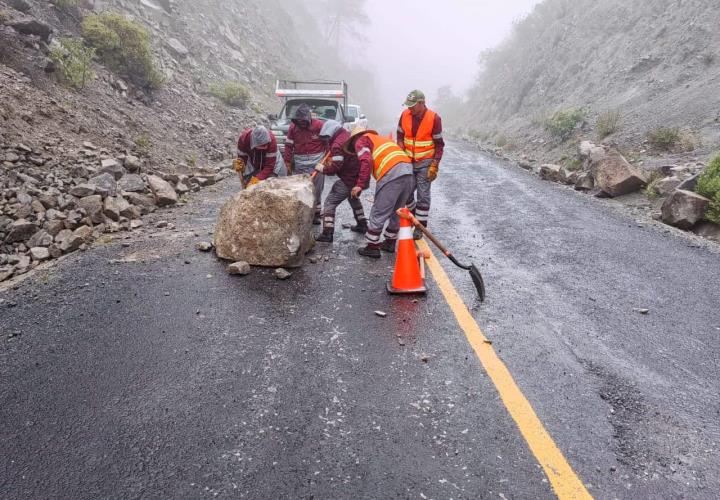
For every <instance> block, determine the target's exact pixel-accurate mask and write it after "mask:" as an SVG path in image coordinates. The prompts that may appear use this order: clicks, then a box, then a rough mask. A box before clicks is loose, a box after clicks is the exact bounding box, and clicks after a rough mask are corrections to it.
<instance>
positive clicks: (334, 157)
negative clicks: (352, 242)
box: [315, 120, 367, 243]
mask: <svg viewBox="0 0 720 500" xmlns="http://www.w3.org/2000/svg"><path fill="white" fill-rule="evenodd" d="M320 138H321V139H323V140H325V141H326V142H327V143H328V144H329V145H330V147H329V151H330V155H329V156H327V159H326V160H325V161H324V162H321V163H318V164H317V165H316V166H315V170H317V172H318V175H320V174H322V175H337V176H338V180H336V181H335V183H334V184H333V185H332V189H330V192H329V193H328V195H327V196H326V197H325V202H324V203H323V208H322V224H323V230H322V233H320V234H319V235H318V236H317V238H315V240H316V241H320V242H324V243H332V241H333V235H334V233H335V212H336V210H337V207H338V206H340V205H341V204H342V202H343V201H345V200H347V201H348V203H350V207H351V208H352V210H353V216H354V217H355V223H356V224H355V225H354V226H351V227H350V230H351V231H354V232H356V233H360V234H365V231H367V219H366V218H365V211H364V210H363V206H362V202H361V201H360V199H359V198H353V197H352V196H350V193H351V191H352V188H353V187H355V185H356V184H357V179H358V176H359V175H360V163H359V162H358V159H357V156H355V155H352V154H348V153H345V152H344V151H343V147H344V146H345V143H347V141H348V139H349V138H350V132H348V131H347V130H345V129H344V128H343V126H342V124H340V123H339V122H336V121H335V120H328V121H326V122H325V123H324V124H323V127H322V130H321V131H320ZM365 187H367V186H365Z"/></svg>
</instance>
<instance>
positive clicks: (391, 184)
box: [343, 127, 415, 259]
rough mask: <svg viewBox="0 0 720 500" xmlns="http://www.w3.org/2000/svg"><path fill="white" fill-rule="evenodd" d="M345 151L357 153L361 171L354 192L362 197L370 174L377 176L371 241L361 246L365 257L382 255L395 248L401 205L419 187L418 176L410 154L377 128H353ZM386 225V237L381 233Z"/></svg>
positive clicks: (369, 229) (369, 231)
mask: <svg viewBox="0 0 720 500" xmlns="http://www.w3.org/2000/svg"><path fill="white" fill-rule="evenodd" d="M343 151H344V152H345V153H347V154H349V155H354V156H357V159H358V161H359V162H360V174H359V175H358V178H357V181H356V182H355V186H354V187H353V188H352V190H351V191H350V196H352V197H353V198H359V197H360V194H361V193H362V191H363V189H365V187H366V186H368V185H369V182H370V175H372V176H373V177H374V178H375V201H374V202H373V206H372V210H371V211H370V219H369V220H368V227H367V231H366V232H365V241H366V242H367V245H366V246H365V247H363V248H360V249H358V253H359V254H360V255H362V256H364V257H371V258H373V259H379V258H380V250H384V251H386V252H390V253H392V252H394V251H395V242H396V241H397V235H398V230H399V228H400V217H398V215H397V213H396V212H397V209H399V208H402V207H404V206H405V203H406V201H407V200H408V198H410V197H411V196H412V194H413V191H414V190H415V177H414V176H413V167H412V162H411V160H410V158H409V157H408V156H407V155H406V154H405V153H404V152H403V150H402V149H400V147H398V145H397V144H395V142H393V141H392V140H390V139H388V138H387V137H380V136H379V135H378V133H377V132H375V131H374V130H366V129H364V128H362V127H358V128H356V129H355V130H353V132H352V134H351V135H350V138H349V139H348V141H347V143H346V144H345V147H344V148H343ZM385 223H387V227H386V228H385V234H384V236H385V239H384V241H383V242H382V243H381V242H380V235H381V233H382V232H383V227H384V226H385Z"/></svg>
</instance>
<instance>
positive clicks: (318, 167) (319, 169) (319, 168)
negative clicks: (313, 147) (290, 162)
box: [315, 162, 325, 174]
mask: <svg viewBox="0 0 720 500" xmlns="http://www.w3.org/2000/svg"><path fill="white" fill-rule="evenodd" d="M315 170H317V171H318V172H320V173H321V174H322V173H323V170H325V164H324V163H322V162H320V163H318V164H317V165H315Z"/></svg>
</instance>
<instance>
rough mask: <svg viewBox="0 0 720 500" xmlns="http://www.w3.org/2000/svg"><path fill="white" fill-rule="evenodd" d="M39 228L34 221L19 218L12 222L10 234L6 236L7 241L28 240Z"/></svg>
mask: <svg viewBox="0 0 720 500" xmlns="http://www.w3.org/2000/svg"><path fill="white" fill-rule="evenodd" d="M37 230H38V228H37V226H36V225H35V224H33V223H32V222H30V221H28V220H25V219H18V220H16V221H14V222H13V223H12V224H10V229H9V231H8V235H7V236H6V237H5V241H6V242H7V243H18V242H21V241H27V240H29V239H30V237H31V236H32V235H33V234H35V233H36V232H37Z"/></svg>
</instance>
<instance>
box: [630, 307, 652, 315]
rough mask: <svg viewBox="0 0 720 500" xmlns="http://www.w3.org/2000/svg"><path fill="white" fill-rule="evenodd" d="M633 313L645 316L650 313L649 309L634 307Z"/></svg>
mask: <svg viewBox="0 0 720 500" xmlns="http://www.w3.org/2000/svg"><path fill="white" fill-rule="evenodd" d="M633 311H635V312H636V313H640V314H647V313H649V312H650V309H643V308H640V307H636V308H635V309H633Z"/></svg>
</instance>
